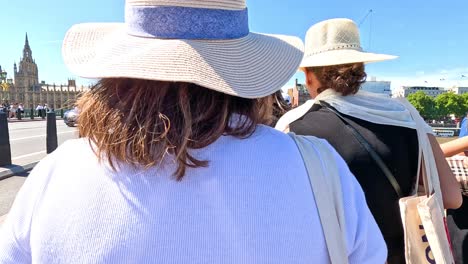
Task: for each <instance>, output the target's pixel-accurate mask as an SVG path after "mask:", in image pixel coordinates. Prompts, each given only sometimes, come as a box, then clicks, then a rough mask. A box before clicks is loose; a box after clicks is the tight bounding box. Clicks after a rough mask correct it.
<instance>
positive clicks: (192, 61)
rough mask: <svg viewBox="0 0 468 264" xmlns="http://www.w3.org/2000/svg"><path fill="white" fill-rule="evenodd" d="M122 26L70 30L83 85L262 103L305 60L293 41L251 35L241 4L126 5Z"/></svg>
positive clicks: (72, 62)
mask: <svg viewBox="0 0 468 264" xmlns="http://www.w3.org/2000/svg"><path fill="white" fill-rule="evenodd" d="M125 9H126V10H125V23H87V24H78V25H75V26H73V27H72V28H71V29H70V30H69V31H68V32H67V34H66V36H65V39H64V43H63V51H62V52H63V57H64V61H65V64H66V65H67V66H68V67H69V69H70V70H71V71H72V72H73V73H75V74H77V75H79V76H82V77H85V78H112V77H117V78H119V77H122V78H138V79H148V80H160V81H177V82H189V83H195V84H198V85H200V86H203V87H206V88H209V89H212V90H216V91H219V92H222V93H226V94H230V95H235V96H239V97H244V98H260V97H263V96H266V95H270V94H272V93H274V92H275V91H277V90H279V89H280V88H281V87H282V86H283V85H284V84H285V83H286V82H287V81H288V80H289V79H290V78H291V77H292V76H293V75H294V73H295V72H296V70H297V68H298V67H299V64H300V62H301V60H302V57H303V43H302V41H301V40H300V39H299V38H297V37H291V36H282V35H266V34H257V33H251V32H250V30H249V26H248V13H247V7H246V4H245V0H126V7H125Z"/></svg>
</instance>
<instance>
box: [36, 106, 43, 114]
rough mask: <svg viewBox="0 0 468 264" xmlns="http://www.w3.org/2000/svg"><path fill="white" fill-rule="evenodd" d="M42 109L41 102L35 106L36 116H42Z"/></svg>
mask: <svg viewBox="0 0 468 264" xmlns="http://www.w3.org/2000/svg"><path fill="white" fill-rule="evenodd" d="M43 110H44V107H43V106H42V105H41V104H38V105H37V107H36V111H37V116H38V117H42V116H43V115H42V111H43Z"/></svg>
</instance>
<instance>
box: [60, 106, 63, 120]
mask: <svg viewBox="0 0 468 264" xmlns="http://www.w3.org/2000/svg"><path fill="white" fill-rule="evenodd" d="M60 117H61V118H63V108H62V109H60Z"/></svg>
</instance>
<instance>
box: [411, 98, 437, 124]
mask: <svg viewBox="0 0 468 264" xmlns="http://www.w3.org/2000/svg"><path fill="white" fill-rule="evenodd" d="M407 99H408V101H409V102H410V103H411V104H412V105H413V106H414V108H416V110H418V111H419V114H420V115H421V116H422V117H423V118H424V119H438V118H439V117H440V114H439V113H438V111H437V108H436V104H435V101H434V99H433V98H432V97H430V96H429V95H427V94H425V93H424V92H423V91H418V92H416V93H414V94H410V95H409V96H408V98H407Z"/></svg>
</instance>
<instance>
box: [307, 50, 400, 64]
mask: <svg viewBox="0 0 468 264" xmlns="http://www.w3.org/2000/svg"><path fill="white" fill-rule="evenodd" d="M396 58H398V57H397V56H392V55H385V54H376V53H370V52H362V51H358V50H351V49H343V50H332V51H326V52H322V53H318V54H314V55H310V56H305V57H304V59H303V60H302V62H301V66H300V67H301V68H306V67H323V66H332V65H342V64H350V63H359V62H363V63H371V62H378V61H386V60H393V59H396Z"/></svg>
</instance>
